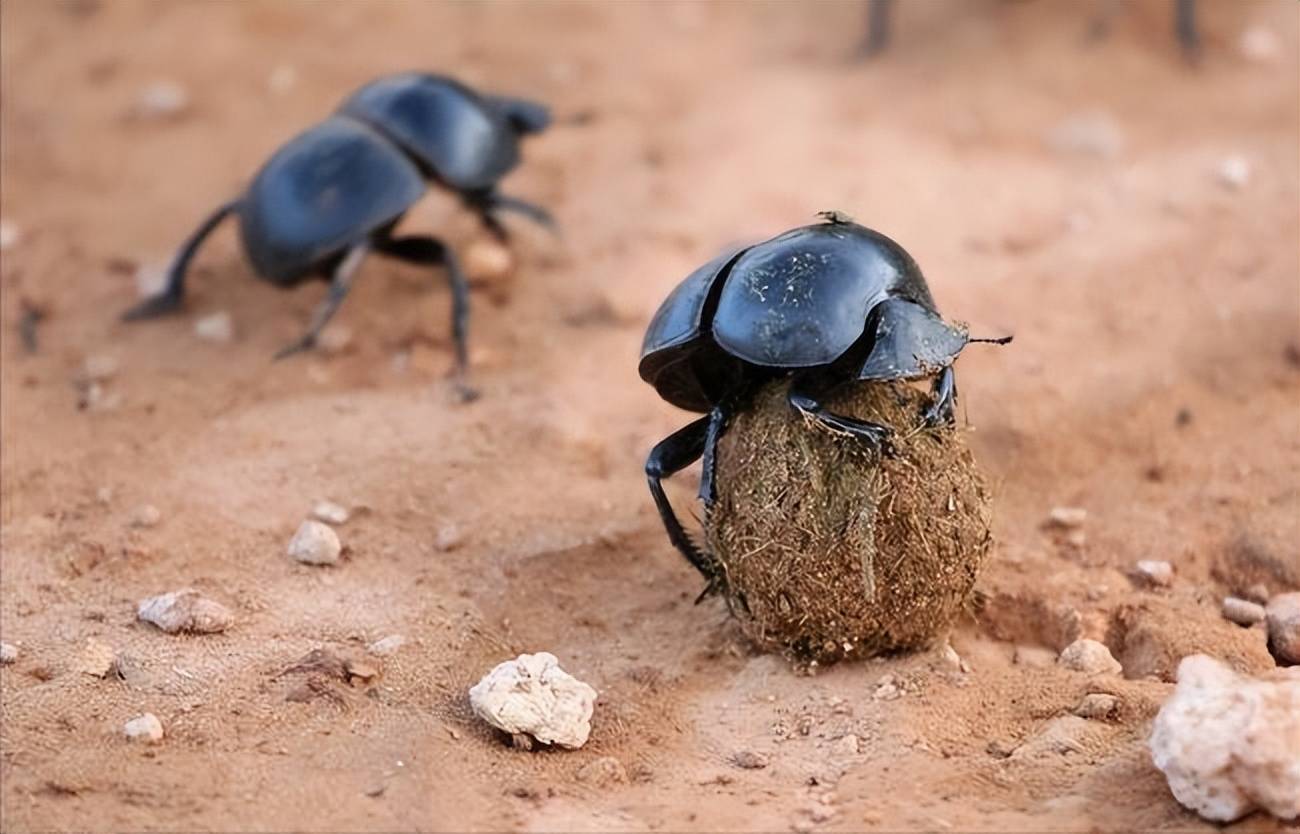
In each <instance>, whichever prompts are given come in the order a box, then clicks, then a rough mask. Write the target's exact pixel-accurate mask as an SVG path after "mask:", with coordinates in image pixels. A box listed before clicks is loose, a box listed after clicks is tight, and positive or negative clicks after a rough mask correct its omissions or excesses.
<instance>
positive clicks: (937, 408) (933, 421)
mask: <svg viewBox="0 0 1300 834" xmlns="http://www.w3.org/2000/svg"><path fill="white" fill-rule="evenodd" d="M931 390H932V392H933V394H934V402H933V403H931V405H930V407H929V408H927V409H926V410H925V412H924V414H922V415H921V419H922V420H923V421H924V423H925V425H927V426H929V427H931V428H933V427H934V426H937V425H939V424H940V423H944V424H947V425H950V426H951V425H952V424H953V423H954V422H955V419H956V418H955V417H954V416H953V409H954V408H955V407H956V405H957V375H956V374H955V373H954V372H953V369H952V365H949V366H947V367H946V368H944V369H943V372H942V373H940V374H939V376H938V377H936V378H935V380H934V386H933V388H932V389H931Z"/></svg>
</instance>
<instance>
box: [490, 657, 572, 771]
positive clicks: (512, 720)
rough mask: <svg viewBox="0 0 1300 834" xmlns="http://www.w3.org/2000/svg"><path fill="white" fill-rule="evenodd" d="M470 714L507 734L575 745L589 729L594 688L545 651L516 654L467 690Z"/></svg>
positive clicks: (547, 742)
mask: <svg viewBox="0 0 1300 834" xmlns="http://www.w3.org/2000/svg"><path fill="white" fill-rule="evenodd" d="M469 703H470V706H471V707H473V709H474V714H475V715H477V716H478V717H479V718H482V719H483V720H484V721H486V722H487V723H489V724H491V725H492V726H493V727H496V728H497V729H499V730H503V731H505V732H507V733H510V734H511V735H520V734H525V735H528V736H531V737H533V738H535V739H537V740H538V741H540V742H542V743H543V744H558V745H559V746H560V747H567V748H570V749H577V748H579V747H581V746H582V745H583V744H585V743H586V742H587V736H589V735H590V734H591V713H592V710H593V709H594V708H595V705H596V690H594V689H592V688H591V687H590V686H588V685H587V684H585V683H583V682H582V681H580V680H578V679H577V678H575V677H573V676H572V675H570V674H569V673H568V672H565V671H564V670H563V669H561V668H560V665H559V662H558V661H557V660H556V659H555V655H553V654H550V653H548V652H538V653H537V654H521V655H519V657H517V658H515V659H514V660H508V661H506V662H505V663H502V664H500V665H499V666H497V667H496V668H495V669H493V670H492V671H491V672H488V673H487V675H486V676H485V677H484V678H483V680H481V681H479V682H478V683H476V684H474V686H473V687H471V688H470V690H469Z"/></svg>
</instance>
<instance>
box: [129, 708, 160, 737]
mask: <svg viewBox="0 0 1300 834" xmlns="http://www.w3.org/2000/svg"><path fill="white" fill-rule="evenodd" d="M122 732H123V733H125V734H126V737H127V739H129V740H130V741H139V742H143V743H145V744H157V743H158V742H160V741H162V737H163V726H162V722H161V721H159V720H158V716H156V715H154V714H153V713H152V712H146V713H145V714H144V715H141V716H140V717H138V718H132V719H131V720H130V721H128V722H126V724H125V725H124V726H123V727H122Z"/></svg>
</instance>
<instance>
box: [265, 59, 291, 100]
mask: <svg viewBox="0 0 1300 834" xmlns="http://www.w3.org/2000/svg"><path fill="white" fill-rule="evenodd" d="M297 84H298V70H296V69H294V68H293V67H292V66H290V65H288V64H281V65H280V66H278V67H276V68H275V69H273V70H271V74H270V75H269V76H268V77H267V79H266V88H267V89H268V90H270V91H271V92H272V93H273V94H274V95H277V96H282V95H285V94H286V93H288V92H289V91H290V90H292V89H293V88H294V87H295V86H297Z"/></svg>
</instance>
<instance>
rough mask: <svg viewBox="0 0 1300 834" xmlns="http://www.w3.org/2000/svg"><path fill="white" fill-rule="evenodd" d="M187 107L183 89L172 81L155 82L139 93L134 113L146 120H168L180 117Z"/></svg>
mask: <svg viewBox="0 0 1300 834" xmlns="http://www.w3.org/2000/svg"><path fill="white" fill-rule="evenodd" d="M189 105H190V97H189V94H188V93H186V92H185V88H184V87H182V86H181V85H179V84H177V83H176V82H174V81H155V82H153V83H152V84H149V85H148V86H146V87H145V88H144V89H142V90H141V91H140V94H139V95H138V96H137V97H136V100H135V111H136V114H137V115H139V116H142V117H144V118H146V119H168V118H173V117H175V116H179V115H181V114H182V113H184V112H185V110H186V109H188V108H189Z"/></svg>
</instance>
